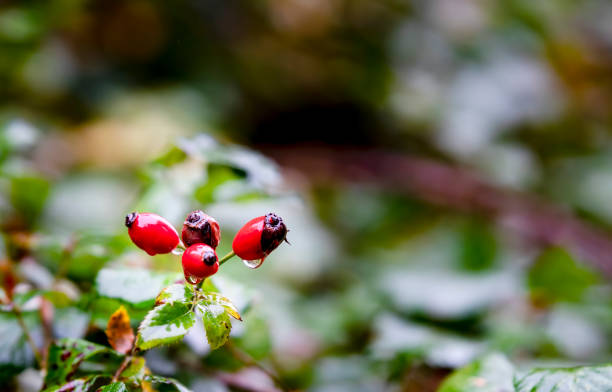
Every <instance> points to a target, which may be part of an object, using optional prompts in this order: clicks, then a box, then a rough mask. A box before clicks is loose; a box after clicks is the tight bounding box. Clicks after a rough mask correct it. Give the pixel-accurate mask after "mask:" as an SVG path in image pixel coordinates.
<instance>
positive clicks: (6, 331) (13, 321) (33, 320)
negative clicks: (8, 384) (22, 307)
mask: <svg viewBox="0 0 612 392" xmlns="http://www.w3.org/2000/svg"><path fill="white" fill-rule="evenodd" d="M23 319H24V322H25V323H26V325H27V326H28V329H29V330H30V333H31V334H32V335H33V336H38V337H42V329H41V327H40V325H41V324H40V319H39V317H38V315H37V312H23ZM0 336H1V338H0V365H13V366H18V367H25V366H28V365H30V364H31V363H33V361H34V355H33V354H32V350H31V349H30V346H29V345H28V342H27V340H26V338H25V336H24V334H23V330H22V329H21V326H20V325H19V322H18V321H17V318H16V317H15V314H13V313H5V312H0Z"/></svg>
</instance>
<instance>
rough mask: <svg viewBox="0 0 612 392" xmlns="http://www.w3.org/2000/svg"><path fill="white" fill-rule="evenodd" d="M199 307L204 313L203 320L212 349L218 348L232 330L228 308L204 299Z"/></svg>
mask: <svg viewBox="0 0 612 392" xmlns="http://www.w3.org/2000/svg"><path fill="white" fill-rule="evenodd" d="M198 307H199V309H200V310H201V311H202V314H203V318H202V320H203V322H204V329H205V330H206V339H207V340H208V344H209V345H210V349H211V350H216V349H217V348H219V347H221V346H223V345H224V344H225V342H227V339H228V338H229V334H230V331H231V330H232V322H231V321H230V318H229V315H228V313H227V311H226V309H225V308H224V307H223V306H221V305H219V304H216V303H210V302H208V301H207V300H204V301H202V302H201V303H199V304H198Z"/></svg>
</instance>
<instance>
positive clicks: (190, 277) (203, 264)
mask: <svg viewBox="0 0 612 392" xmlns="http://www.w3.org/2000/svg"><path fill="white" fill-rule="evenodd" d="M181 261H182V263H183V273H184V274H185V279H186V280H187V282H189V283H191V284H197V283H200V282H201V281H202V279H204V278H207V277H209V276H211V275H214V274H215V273H216V272H217V271H218V270H219V258H218V257H217V253H216V252H215V250H214V249H213V248H211V247H210V246H209V245H206V244H195V245H191V246H190V247H189V248H187V249H186V250H185V252H184V253H183V257H182V259H181Z"/></svg>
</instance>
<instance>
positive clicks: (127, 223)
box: [125, 212, 138, 228]
mask: <svg viewBox="0 0 612 392" xmlns="http://www.w3.org/2000/svg"><path fill="white" fill-rule="evenodd" d="M136 217H138V213H137V212H132V213H129V214H127V215H126V216H125V226H126V227H128V228H130V227H132V225H133V224H134V221H135V220H136Z"/></svg>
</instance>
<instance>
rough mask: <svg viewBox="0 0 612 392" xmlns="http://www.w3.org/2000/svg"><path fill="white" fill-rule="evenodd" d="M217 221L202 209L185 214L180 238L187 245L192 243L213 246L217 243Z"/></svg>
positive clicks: (218, 233) (218, 235)
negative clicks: (185, 217)
mask: <svg viewBox="0 0 612 392" xmlns="http://www.w3.org/2000/svg"><path fill="white" fill-rule="evenodd" d="M219 237H220V230H219V223H217V221H216V220H215V219H214V218H213V217H211V216H209V215H207V214H205V213H204V211H201V210H196V211H193V212H192V213H190V214H189V215H187V219H185V223H184V224H183V230H182V232H181V238H182V239H183V243H185V245H187V246H191V245H193V244H206V245H209V246H211V247H213V248H216V247H217V245H219Z"/></svg>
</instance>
